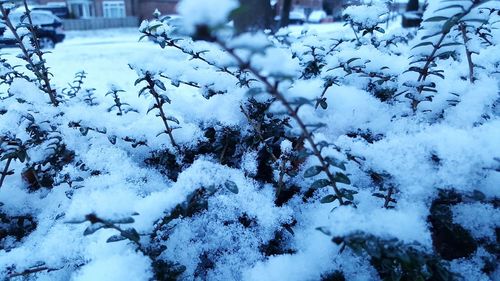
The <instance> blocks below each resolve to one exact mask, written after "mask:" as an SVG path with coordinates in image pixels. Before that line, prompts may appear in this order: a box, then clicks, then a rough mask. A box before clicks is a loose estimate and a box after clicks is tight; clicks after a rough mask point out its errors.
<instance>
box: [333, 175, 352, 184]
mask: <svg viewBox="0 0 500 281" xmlns="http://www.w3.org/2000/svg"><path fill="white" fill-rule="evenodd" d="M334 179H335V181H336V182H339V183H343V184H351V180H350V179H349V178H348V177H347V176H346V175H345V174H344V173H340V172H338V173H335V177H334Z"/></svg>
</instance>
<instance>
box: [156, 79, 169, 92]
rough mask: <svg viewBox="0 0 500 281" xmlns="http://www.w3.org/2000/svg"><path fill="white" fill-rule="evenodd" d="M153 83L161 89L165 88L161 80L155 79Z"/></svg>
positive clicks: (164, 89)
mask: <svg viewBox="0 0 500 281" xmlns="http://www.w3.org/2000/svg"><path fill="white" fill-rule="evenodd" d="M155 85H156V86H158V88H160V89H162V90H163V91H166V90H167V88H166V87H165V84H163V82H161V81H160V80H155Z"/></svg>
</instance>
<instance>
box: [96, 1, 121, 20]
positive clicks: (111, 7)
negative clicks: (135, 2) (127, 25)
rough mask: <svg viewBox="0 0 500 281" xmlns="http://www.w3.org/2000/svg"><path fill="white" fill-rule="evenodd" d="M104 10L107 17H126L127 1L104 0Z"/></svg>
mask: <svg viewBox="0 0 500 281" xmlns="http://www.w3.org/2000/svg"><path fill="white" fill-rule="evenodd" d="M102 10H103V15H104V17H105V18H123V17H125V3H124V2H123V1H104V2H102Z"/></svg>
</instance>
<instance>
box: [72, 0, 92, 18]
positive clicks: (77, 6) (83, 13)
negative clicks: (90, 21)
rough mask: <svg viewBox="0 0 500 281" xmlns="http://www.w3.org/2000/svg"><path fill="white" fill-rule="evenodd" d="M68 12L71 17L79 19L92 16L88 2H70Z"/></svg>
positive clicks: (90, 5)
mask: <svg viewBox="0 0 500 281" xmlns="http://www.w3.org/2000/svg"><path fill="white" fill-rule="evenodd" d="M69 10H70V12H71V14H72V15H73V17H75V18H77V19H79V18H89V17H92V16H93V15H94V13H93V11H94V9H93V5H92V3H90V2H89V1H71V3H69Z"/></svg>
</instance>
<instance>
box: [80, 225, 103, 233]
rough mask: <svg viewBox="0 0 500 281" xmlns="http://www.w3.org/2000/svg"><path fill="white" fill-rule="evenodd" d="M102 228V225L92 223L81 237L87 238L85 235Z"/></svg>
mask: <svg viewBox="0 0 500 281" xmlns="http://www.w3.org/2000/svg"><path fill="white" fill-rule="evenodd" d="M103 227H104V224H102V223H93V224H91V225H89V227H87V228H86V229H85V231H84V232H83V235H85V236H87V235H90V234H93V233H95V232H96V231H98V230H99V229H101V228H103Z"/></svg>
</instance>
